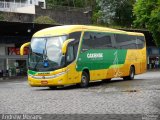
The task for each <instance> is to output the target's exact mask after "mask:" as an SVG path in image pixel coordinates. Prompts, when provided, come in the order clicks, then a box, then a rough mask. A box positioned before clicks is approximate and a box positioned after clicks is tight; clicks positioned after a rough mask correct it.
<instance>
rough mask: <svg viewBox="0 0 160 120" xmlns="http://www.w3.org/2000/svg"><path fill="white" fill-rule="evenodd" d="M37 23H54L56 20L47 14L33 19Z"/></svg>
mask: <svg viewBox="0 0 160 120" xmlns="http://www.w3.org/2000/svg"><path fill="white" fill-rule="evenodd" d="M34 23H38V24H56V22H55V21H54V20H53V19H52V18H50V17H48V16H39V17H37V18H36V19H35V20H34Z"/></svg>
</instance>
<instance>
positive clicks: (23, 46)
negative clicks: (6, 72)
mask: <svg viewBox="0 0 160 120" xmlns="http://www.w3.org/2000/svg"><path fill="white" fill-rule="evenodd" d="M30 43H31V42H27V43H24V44H23V45H22V46H21V48H20V55H24V48H25V47H27V46H29V45H30Z"/></svg>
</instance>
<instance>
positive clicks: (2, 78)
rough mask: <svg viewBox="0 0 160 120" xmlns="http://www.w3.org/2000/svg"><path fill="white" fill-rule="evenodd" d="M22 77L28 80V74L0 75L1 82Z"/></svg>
mask: <svg viewBox="0 0 160 120" xmlns="http://www.w3.org/2000/svg"><path fill="white" fill-rule="evenodd" d="M20 79H26V80H27V76H10V77H9V76H3V77H0V82H1V81H6V80H7V81H8V80H20Z"/></svg>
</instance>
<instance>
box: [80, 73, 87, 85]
mask: <svg viewBox="0 0 160 120" xmlns="http://www.w3.org/2000/svg"><path fill="white" fill-rule="evenodd" d="M88 85H89V75H88V74H87V72H85V71H83V72H82V76H81V83H80V87H81V88H86V87H88Z"/></svg>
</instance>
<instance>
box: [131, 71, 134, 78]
mask: <svg viewBox="0 0 160 120" xmlns="http://www.w3.org/2000/svg"><path fill="white" fill-rule="evenodd" d="M131 78H134V70H133V69H132V70H131Z"/></svg>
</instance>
